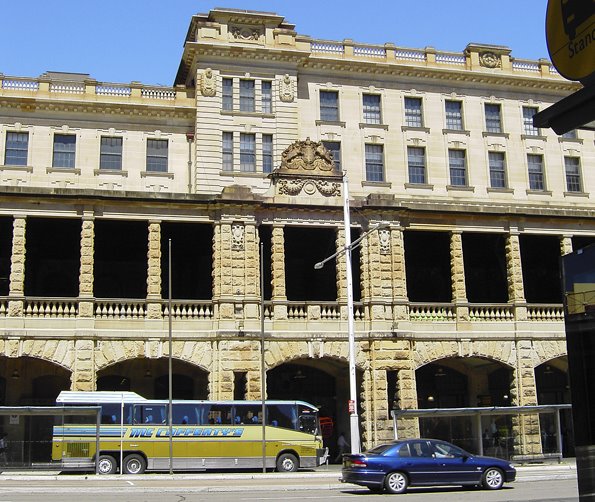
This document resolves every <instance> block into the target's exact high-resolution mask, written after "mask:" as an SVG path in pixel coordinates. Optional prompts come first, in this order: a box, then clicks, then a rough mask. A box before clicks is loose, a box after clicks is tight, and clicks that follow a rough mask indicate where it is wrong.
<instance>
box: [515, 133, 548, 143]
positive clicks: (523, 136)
mask: <svg viewBox="0 0 595 502" xmlns="http://www.w3.org/2000/svg"><path fill="white" fill-rule="evenodd" d="M521 139H536V140H539V141H546V140H547V138H546V137H545V136H542V135H541V134H537V135H533V134H521Z"/></svg>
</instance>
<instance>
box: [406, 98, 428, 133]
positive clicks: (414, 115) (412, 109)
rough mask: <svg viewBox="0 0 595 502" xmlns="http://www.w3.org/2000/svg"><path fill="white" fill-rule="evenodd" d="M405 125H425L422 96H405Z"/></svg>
mask: <svg viewBox="0 0 595 502" xmlns="http://www.w3.org/2000/svg"><path fill="white" fill-rule="evenodd" d="M405 125H406V126H407V127H423V126H424V121H423V117H422V108H421V98H405Z"/></svg>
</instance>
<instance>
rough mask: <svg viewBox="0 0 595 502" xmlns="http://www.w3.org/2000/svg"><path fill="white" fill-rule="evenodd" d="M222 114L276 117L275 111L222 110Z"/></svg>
mask: <svg viewBox="0 0 595 502" xmlns="http://www.w3.org/2000/svg"><path fill="white" fill-rule="evenodd" d="M221 115H229V116H230V117H259V118H271V119H274V118H275V114H274V113H262V112H242V111H240V110H221Z"/></svg>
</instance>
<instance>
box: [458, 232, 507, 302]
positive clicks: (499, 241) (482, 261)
mask: <svg viewBox="0 0 595 502" xmlns="http://www.w3.org/2000/svg"><path fill="white" fill-rule="evenodd" d="M504 244H505V237H504V235H499V234H473V233H464V234H463V257H464V261H465V286H466V289H467V300H468V301H469V302H470V303H506V302H507V301H508V282H507V275H506V252H505V249H504Z"/></svg>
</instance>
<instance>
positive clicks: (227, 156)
mask: <svg viewBox="0 0 595 502" xmlns="http://www.w3.org/2000/svg"><path fill="white" fill-rule="evenodd" d="M222 153H223V165H222V168H223V170H224V171H233V133H232V132H224V133H223V152H222Z"/></svg>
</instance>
